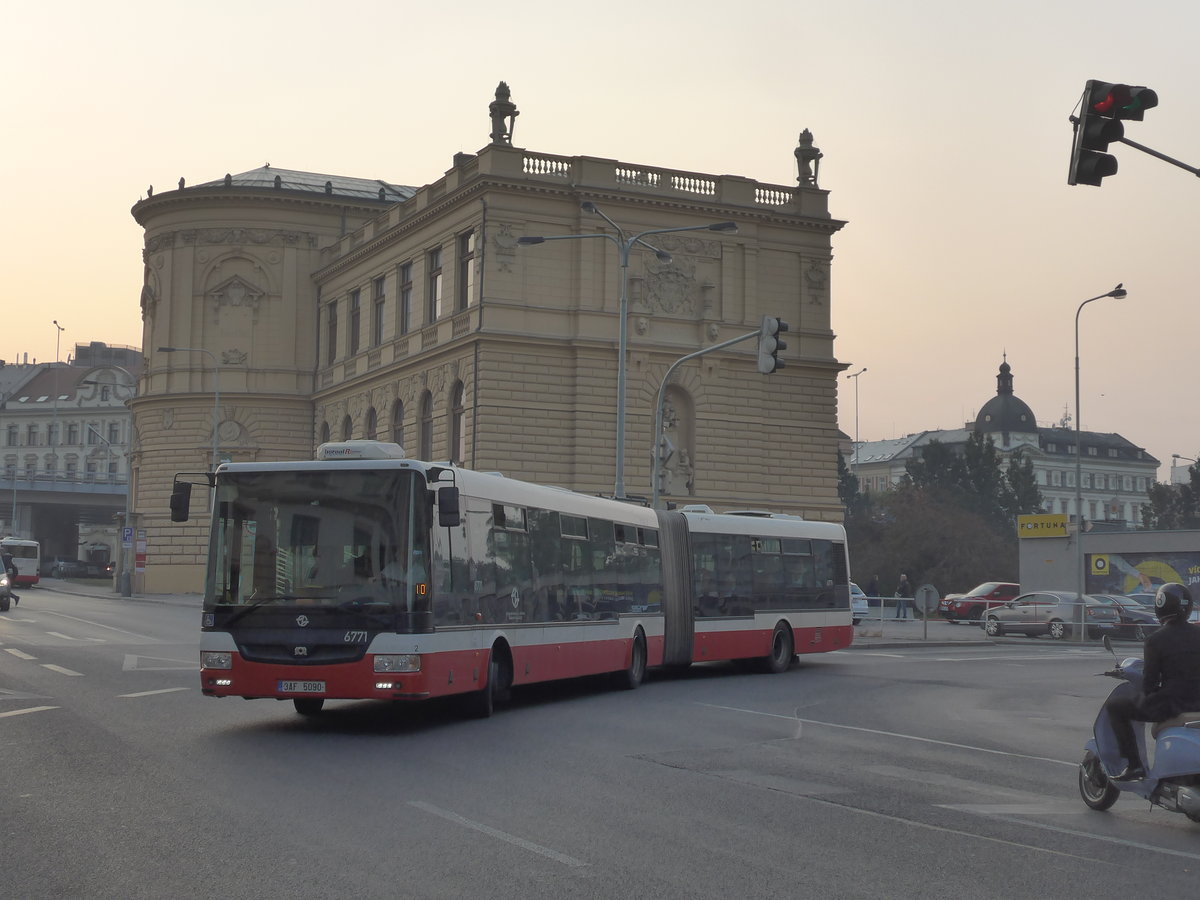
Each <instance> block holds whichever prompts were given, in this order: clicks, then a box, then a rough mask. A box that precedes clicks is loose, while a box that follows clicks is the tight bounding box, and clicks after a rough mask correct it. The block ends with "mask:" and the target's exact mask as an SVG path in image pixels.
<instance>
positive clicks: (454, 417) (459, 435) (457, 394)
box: [449, 381, 467, 466]
mask: <svg viewBox="0 0 1200 900" xmlns="http://www.w3.org/2000/svg"><path fill="white" fill-rule="evenodd" d="M465 417H466V416H465V414H464V410H463V383H462V382H461V381H456V382H455V383H454V390H453V391H451V393H450V447H449V450H450V454H449V456H450V459H451V460H452V461H454V462H456V463H458V464H459V465H460V466H461V465H462V464H463V463H464V462H465V461H466V458H467V443H466V438H465V437H464V432H465V429H464V428H463V419H464V418H465Z"/></svg>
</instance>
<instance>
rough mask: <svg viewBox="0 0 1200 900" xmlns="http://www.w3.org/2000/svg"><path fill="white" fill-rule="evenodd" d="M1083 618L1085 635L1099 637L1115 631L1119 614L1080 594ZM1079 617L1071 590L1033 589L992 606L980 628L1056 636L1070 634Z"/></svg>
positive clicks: (997, 633)
mask: <svg viewBox="0 0 1200 900" xmlns="http://www.w3.org/2000/svg"><path fill="white" fill-rule="evenodd" d="M1083 601H1084V603H1083V615H1082V621H1083V622H1085V623H1086V625H1087V634H1088V637H1092V638H1098V637H1100V636H1101V635H1102V634H1105V633H1106V632H1111V631H1114V630H1115V629H1116V627H1117V625H1118V624H1119V623H1120V621H1121V616H1120V614H1119V613H1118V612H1117V610H1116V609H1115V608H1114V607H1113V606H1112V605H1111V604H1106V603H1102V602H1100V601H1098V600H1096V599H1095V598H1093V597H1090V596H1088V595H1087V594H1084V595H1083ZM1080 621H1081V616H1080V609H1079V600H1078V598H1077V596H1076V595H1075V593H1074V592H1073V591H1034V592H1033V593H1031V594H1022V595H1021V596H1019V597H1017V598H1015V599H1013V600H1009V601H1008V602H1007V603H1005V604H1002V605H1001V606H993V607H992V608H991V609H989V610H988V611H987V613H986V614H985V615H984V619H983V630H984V631H986V632H987V633H988V634H989V635H990V636H992V637H999V636H1000V635H1002V634H1008V633H1016V634H1025V635H1028V636H1029V637H1035V636H1037V635H1039V634H1048V635H1049V636H1050V637H1052V638H1054V639H1055V640H1063V639H1064V638H1069V637H1071V635H1072V634H1073V633H1077V632H1076V631H1075V629H1077V628H1078V627H1079V623H1080Z"/></svg>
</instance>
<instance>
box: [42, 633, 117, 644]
mask: <svg viewBox="0 0 1200 900" xmlns="http://www.w3.org/2000/svg"><path fill="white" fill-rule="evenodd" d="M46 634H48V635H50V636H51V637H56V638H62V639H63V640H64V641H92V642H93V643H96V644H103V643H105V640H104V638H93V637H89V638H77V637H71V635H69V634H63V633H62V632H60V631H47V632H46Z"/></svg>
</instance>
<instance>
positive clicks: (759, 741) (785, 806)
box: [0, 583, 1200, 900]
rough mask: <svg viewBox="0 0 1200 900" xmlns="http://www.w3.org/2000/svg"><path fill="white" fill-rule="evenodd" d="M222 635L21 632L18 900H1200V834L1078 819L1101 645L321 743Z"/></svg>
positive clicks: (1124, 818)
mask: <svg viewBox="0 0 1200 900" xmlns="http://www.w3.org/2000/svg"><path fill="white" fill-rule="evenodd" d="M67 591H73V592H72V593H67ZM198 612H199V604H198V598H195V597H192V598H188V597H157V598H145V599H133V600H126V599H122V598H120V597H116V596H114V595H112V594H111V592H109V593H103V592H101V593H100V594H99V595H93V594H89V593H86V592H84V591H83V590H82V589H80V588H72V587H71V586H58V585H53V584H50V583H47V585H46V586H45V587H43V588H38V589H33V590H30V591H28V592H27V593H26V594H25V595H24V599H23V602H22V603H21V605H20V606H19V607H16V608H14V609H13V610H11V611H10V612H9V613H4V614H0V757H2V759H3V761H4V762H3V766H2V767H0V846H2V849H3V865H2V867H0V873H2V877H0V897H14V898H16V897H21V898H28V897H114V898H116V897H120V898H129V897H155V898H160V897H164V896H182V897H193V896H195V897H210V896H211V897H221V898H227V897H255V898H264V897H331V896H355V897H397V896H399V897H460V896H463V895H465V894H467V893H480V894H486V895H488V896H493V897H555V898H558V897H665V898H674V897H680V898H683V897H701V896H703V897H710V896H738V897H779V896H787V897H815V896H821V897H826V896H829V897H871V898H879V897H921V898H926V897H946V898H954V900H972V898H993V897H1014V898H1015V897H1022V898H1024V897H1045V896H1052V895H1057V896H1088V897H1101V898H1103V897H1126V896H1129V895H1131V894H1135V893H1138V892H1141V891H1144V890H1147V889H1148V888H1147V886H1148V885H1149V884H1151V883H1153V885H1154V890H1156V891H1159V892H1165V894H1166V895H1168V896H1172V895H1179V896H1182V895H1184V894H1185V892H1187V891H1190V890H1192V889H1194V885H1195V872H1196V870H1197V867H1198V866H1200V825H1194V824H1192V823H1190V822H1188V821H1187V820H1186V819H1184V818H1183V817H1182V816H1178V815H1171V814H1167V813H1163V812H1161V811H1155V812H1151V811H1150V810H1149V809H1147V807H1146V805H1145V804H1144V803H1135V802H1132V801H1130V800H1124V799H1123V800H1122V801H1120V802H1118V804H1117V805H1116V806H1115V807H1114V808H1113V809H1112V810H1111V811H1109V812H1107V813H1096V812H1093V811H1091V810H1089V809H1087V808H1086V807H1085V806H1084V805H1083V803H1082V801H1081V800H1080V798H1079V796H1078V792H1077V789H1076V768H1077V763H1078V760H1079V758H1080V756H1081V755H1082V748H1083V744H1084V742H1085V740H1086V739H1087V737H1088V735H1089V733H1090V727H1091V721H1092V718H1093V716H1094V714H1095V712H1096V709H1097V707H1098V706H1099V703H1100V702H1101V700H1102V699H1103V697H1104V696H1105V695H1106V693H1107V690H1108V687H1109V685H1108V684H1107V682H1106V680H1104V679H1101V678H1097V677H1095V676H1096V674H1097V673H1098V672H1101V671H1103V669H1105V668H1107V666H1108V664H1109V660H1110V657H1109V656H1108V654H1107V653H1106V652H1105V651H1104V650H1103V649H1101V648H1099V647H1097V646H1096V645H1094V644H1093V645H1084V646H1076V645H1067V644H1063V643H1061V642H1052V641H1049V640H1045V639H1026V638H1012V639H1004V641H1003V642H1002V643H993V642H989V641H984V640H981V632H980V631H979V629H978V628H974V627H971V626H966V625H950V624H947V623H933V622H931V623H930V624H929V632H930V637H929V638H927V639H921V638H918V636H917V633H918V632H924V628H925V626H924V624H923V623H919V622H918V623H915V624H911V625H905V624H896V623H887V622H885V623H883V626H882V629H881V633H880V634H878V635H873V634H872V633H871V629H872V627H873V626H871V625H870V624H865V625H864V626H862V628H863V633H862V635H861V637H860V640H859V641H858V642H857V643H856V646H855V647H854V648H852V649H850V650H846V651H842V652H839V653H833V654H828V655H823V656H819V657H806V658H804V659H802V660H801V661H800V662H799V663H798V664H797V665H796V666H794V667H793V668H792V669H791V670H790V671H788V672H786V673H784V674H782V675H778V676H770V675H757V674H741V673H737V672H735V671H734V669H733V667H730V666H724V665H697V666H694V667H693V668H692V669H691V670H689V671H688V672H686V673H684V674H683V675H669V674H666V673H658V672H655V673H652V675H651V677H650V678H649V679H648V681H647V683H646V684H644V685H643V686H642V687H641V688H640V689H639V690H637V691H634V692H632V693H630V692H621V691H613V690H611V689H610V687H609V686H608V684H607V683H606V682H605V681H604V680H599V679H583V680H579V681H574V682H568V683H563V684H558V685H550V686H541V687H536V688H526V689H521V690H518V691H516V692H515V693H514V697H513V699H512V702H511V703H509V704H507V705H505V706H504V707H503V708H502V709H500V710H499V711H498V712H497V714H496V716H494V717H493V718H491V719H487V720H473V719H469V718H466V717H464V715H463V714H462V712H463V711H462V709H461V708H460V707H459V706H457V705H456V704H453V703H429V704H424V705H420V706H407V705H388V704H380V703H369V702H338V703H331V704H328V705H327V711H326V713H325V714H323V715H321V716H319V717H316V718H312V719H309V718H304V717H301V716H297V715H296V714H295V713H294V712H293V710H292V708H291V704H285V703H275V702H272V701H254V702H249V703H248V702H245V701H241V700H236V699H221V700H218V699H214V698H206V697H203V696H202V695H201V694H200V692H199V689H198V685H197V674H196V662H195V661H196V653H197V649H196V648H197V632H198V625H199V621H198ZM935 629H937V631H938V634H937V639H934V638H933V637H932V635H933V634H934V632H935ZM894 630H895V631H900V632H901V633H903V634H904V635H906V636H905V637H894V636H893V633H892V632H893V631H894ZM909 631H911V632H912V636H911V637H908V636H907V635H908V633H909ZM957 635H962V637H961V638H958V639H956V636H957Z"/></svg>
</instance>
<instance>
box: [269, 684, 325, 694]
mask: <svg viewBox="0 0 1200 900" xmlns="http://www.w3.org/2000/svg"><path fill="white" fill-rule="evenodd" d="M279 693H281V694H323V693H325V682H323V681H281V682H279Z"/></svg>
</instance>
